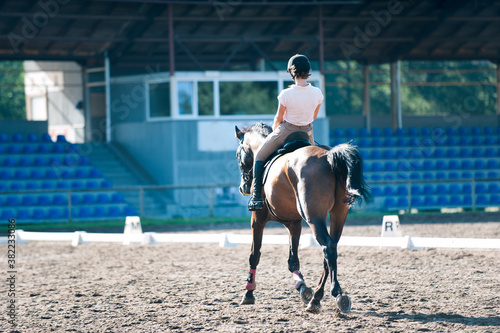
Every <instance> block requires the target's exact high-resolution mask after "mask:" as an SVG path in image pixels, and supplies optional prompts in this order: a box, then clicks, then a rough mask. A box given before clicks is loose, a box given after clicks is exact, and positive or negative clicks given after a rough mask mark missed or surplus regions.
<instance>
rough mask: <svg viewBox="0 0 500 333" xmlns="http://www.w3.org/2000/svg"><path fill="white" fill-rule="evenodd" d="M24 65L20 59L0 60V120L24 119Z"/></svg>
mask: <svg viewBox="0 0 500 333" xmlns="http://www.w3.org/2000/svg"><path fill="white" fill-rule="evenodd" d="M25 119H26V97H25V94H24V65H23V62H22V61H2V62H0V120H25Z"/></svg>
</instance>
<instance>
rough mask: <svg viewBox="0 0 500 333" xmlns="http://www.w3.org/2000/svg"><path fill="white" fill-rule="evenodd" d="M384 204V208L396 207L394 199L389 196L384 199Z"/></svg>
mask: <svg viewBox="0 0 500 333" xmlns="http://www.w3.org/2000/svg"><path fill="white" fill-rule="evenodd" d="M384 206H385V208H386V209H393V208H395V207H396V199H395V198H392V197H389V198H386V199H385V200H384Z"/></svg>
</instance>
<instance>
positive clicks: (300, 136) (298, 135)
mask: <svg viewBox="0 0 500 333" xmlns="http://www.w3.org/2000/svg"><path fill="white" fill-rule="evenodd" d="M310 145H311V143H310V142H309V135H307V133H306V132H300V131H298V132H293V133H292V134H290V135H289V136H287V138H286V139H285V143H284V144H283V146H281V147H280V148H278V149H277V150H276V151H275V152H274V153H272V154H271V155H270V156H269V157H268V158H267V159H266V161H265V163H264V177H263V178H262V184H264V183H265V182H266V179H267V175H268V173H269V169H270V168H271V166H272V165H273V163H274V162H275V161H276V160H277V159H278V158H280V157H281V156H283V155H285V154H288V153H291V152H293V151H295V150H297V149H299V148H302V147H307V146H310Z"/></svg>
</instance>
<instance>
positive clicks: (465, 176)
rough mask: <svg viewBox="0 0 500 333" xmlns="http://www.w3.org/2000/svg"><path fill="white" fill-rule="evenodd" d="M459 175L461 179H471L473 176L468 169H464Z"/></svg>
mask: <svg viewBox="0 0 500 333" xmlns="http://www.w3.org/2000/svg"><path fill="white" fill-rule="evenodd" d="M460 176H461V177H462V179H472V178H474V177H473V176H472V172H470V171H464V172H462V173H461V175H460Z"/></svg>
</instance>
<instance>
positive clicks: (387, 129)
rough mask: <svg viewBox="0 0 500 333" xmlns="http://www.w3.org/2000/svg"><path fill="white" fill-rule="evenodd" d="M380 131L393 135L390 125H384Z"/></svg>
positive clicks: (386, 134)
mask: <svg viewBox="0 0 500 333" xmlns="http://www.w3.org/2000/svg"><path fill="white" fill-rule="evenodd" d="M382 133H383V135H384V136H393V135H394V131H393V130H392V128H390V127H384V128H383V129H382Z"/></svg>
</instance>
